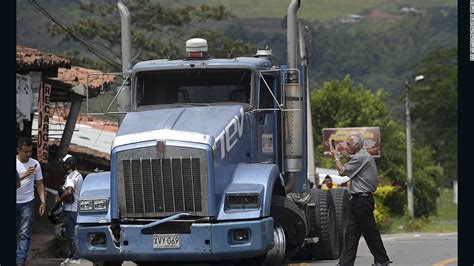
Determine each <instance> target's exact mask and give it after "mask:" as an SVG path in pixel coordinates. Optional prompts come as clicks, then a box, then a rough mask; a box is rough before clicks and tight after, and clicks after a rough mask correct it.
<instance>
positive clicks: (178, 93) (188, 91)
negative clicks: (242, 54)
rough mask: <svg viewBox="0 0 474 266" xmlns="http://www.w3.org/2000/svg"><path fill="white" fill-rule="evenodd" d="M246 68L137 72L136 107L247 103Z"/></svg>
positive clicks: (248, 98)
mask: <svg viewBox="0 0 474 266" xmlns="http://www.w3.org/2000/svg"><path fill="white" fill-rule="evenodd" d="M251 73H252V72H251V71H250V70H248V69H180V70H161V71H153V72H142V73H138V74H137V79H136V80H137V83H136V85H137V87H136V100H137V107H140V106H150V105H161V104H166V105H169V104H176V106H181V105H183V104H213V103H226V102H227V103H229V102H234V103H243V104H250V88H251Z"/></svg>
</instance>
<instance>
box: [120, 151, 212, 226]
mask: <svg viewBox="0 0 474 266" xmlns="http://www.w3.org/2000/svg"><path fill="white" fill-rule="evenodd" d="M116 159H117V164H116V170H117V185H118V198H119V205H120V215H121V216H122V217H129V218H139V217H162V216H169V215H173V214H175V213H177V212H186V213H189V214H191V215H195V216H207V215H208V214H209V213H208V212H209V211H208V191H209V188H208V185H209V184H208V176H207V160H206V151H205V150H201V149H194V148H184V147H176V146H167V147H166V156H165V158H157V156H156V148H155V146H152V147H150V146H148V147H140V148H135V149H130V150H124V151H120V152H118V153H117V157H116Z"/></svg>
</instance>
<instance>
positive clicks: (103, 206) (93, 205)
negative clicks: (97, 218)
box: [79, 199, 109, 212]
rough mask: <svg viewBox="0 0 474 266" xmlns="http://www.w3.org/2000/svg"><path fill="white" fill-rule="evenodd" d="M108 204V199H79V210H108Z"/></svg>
mask: <svg viewBox="0 0 474 266" xmlns="http://www.w3.org/2000/svg"><path fill="white" fill-rule="evenodd" d="M108 206H109V201H108V199H85V200H80V201H79V211H81V212H94V211H100V212H102V211H107V209H108Z"/></svg>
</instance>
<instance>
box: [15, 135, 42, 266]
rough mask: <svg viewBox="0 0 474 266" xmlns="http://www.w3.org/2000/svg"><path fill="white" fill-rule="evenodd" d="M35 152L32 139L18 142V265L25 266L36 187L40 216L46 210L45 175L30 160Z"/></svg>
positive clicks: (32, 160) (37, 163)
mask: <svg viewBox="0 0 474 266" xmlns="http://www.w3.org/2000/svg"><path fill="white" fill-rule="evenodd" d="M32 151H33V143H32V141H31V139H29V138H26V137H22V138H20V139H19V140H18V146H17V156H16V171H17V173H18V175H19V180H20V186H19V187H17V189H16V217H17V220H18V221H19V225H18V232H17V233H18V241H17V245H16V265H17V266H18V265H25V263H26V259H27V257H28V249H29V248H30V240H31V226H32V224H33V217H34V202H33V201H34V199H35V193H34V185H35V183H36V190H37V192H38V196H39V198H40V201H41V203H40V206H39V214H40V215H43V214H44V211H45V208H46V201H45V194H44V184H43V174H42V172H41V165H40V164H39V162H38V161H37V160H35V159H33V158H30V156H31V153H32Z"/></svg>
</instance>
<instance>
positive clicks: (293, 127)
mask: <svg viewBox="0 0 474 266" xmlns="http://www.w3.org/2000/svg"><path fill="white" fill-rule="evenodd" d="M299 7H300V0H292V1H291V3H290V5H289V6H288V13H287V32H288V33H287V49H288V68H289V72H288V78H287V81H286V84H285V85H284V94H285V109H288V110H287V111H285V112H284V124H285V129H284V134H285V137H284V141H285V142H284V143H285V175H286V177H287V178H286V179H287V184H286V190H287V191H288V192H293V191H294V189H295V185H296V178H297V176H296V175H297V172H300V171H301V169H302V148H303V147H302V146H303V144H302V136H303V132H302V131H303V124H302V123H303V121H302V94H301V86H300V84H299V83H298V72H297V71H296V63H297V48H298V21H297V15H296V12H297V11H298V9H299Z"/></svg>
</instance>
